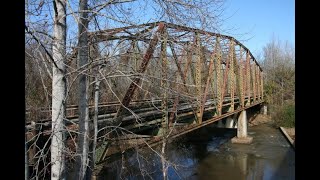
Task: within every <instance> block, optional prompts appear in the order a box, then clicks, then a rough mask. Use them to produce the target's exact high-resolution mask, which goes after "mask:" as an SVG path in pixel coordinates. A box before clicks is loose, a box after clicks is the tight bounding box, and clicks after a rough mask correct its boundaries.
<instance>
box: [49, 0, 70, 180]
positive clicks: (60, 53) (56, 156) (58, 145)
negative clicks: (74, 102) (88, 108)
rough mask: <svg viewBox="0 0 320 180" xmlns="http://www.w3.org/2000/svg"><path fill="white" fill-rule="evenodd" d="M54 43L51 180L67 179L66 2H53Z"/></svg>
mask: <svg viewBox="0 0 320 180" xmlns="http://www.w3.org/2000/svg"><path fill="white" fill-rule="evenodd" d="M53 5H54V7H55V8H54V10H55V17H54V32H53V36H54V42H53V47H52V55H53V59H54V64H53V74H52V140H51V179H52V180H61V179H65V157H64V153H63V151H64V150H65V136H64V133H65V125H64V122H63V118H64V116H65V97H66V78H65V77H64V76H65V69H66V67H65V54H66V32H67V31H66V29H67V26H66V1H65V0H55V1H53Z"/></svg>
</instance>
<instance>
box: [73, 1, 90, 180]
mask: <svg viewBox="0 0 320 180" xmlns="http://www.w3.org/2000/svg"><path fill="white" fill-rule="evenodd" d="M87 9H88V1H87V0H80V2H79V11H80V20H79V24H78V28H79V32H78V38H79V39H78V41H79V42H78V48H79V49H78V69H79V68H81V67H83V66H84V65H86V64H87V63H88V56H89V53H88V35H87V31H88V13H87ZM87 84H88V80H87V76H86V74H85V73H83V74H80V76H79V89H78V90H79V91H78V92H79V94H78V96H79V135H78V151H77V152H78V153H79V154H78V156H77V158H76V179H77V180H78V179H81V180H82V179H85V174H86V171H87V167H88V163H89V162H88V153H89V152H88V150H89V138H88V137H89V136H88V135H89V109H88V88H87Z"/></svg>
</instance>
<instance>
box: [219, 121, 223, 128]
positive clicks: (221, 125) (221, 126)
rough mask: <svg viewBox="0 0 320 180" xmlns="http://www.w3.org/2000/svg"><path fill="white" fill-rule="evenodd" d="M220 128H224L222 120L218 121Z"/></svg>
mask: <svg viewBox="0 0 320 180" xmlns="http://www.w3.org/2000/svg"><path fill="white" fill-rule="evenodd" d="M218 128H224V126H223V122H222V119H220V120H219V121H218Z"/></svg>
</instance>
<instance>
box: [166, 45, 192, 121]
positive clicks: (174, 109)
mask: <svg viewBox="0 0 320 180" xmlns="http://www.w3.org/2000/svg"><path fill="white" fill-rule="evenodd" d="M168 43H169V46H170V49H171V52H172V55H173V59H174V62H175V64H176V66H177V68H178V72H179V75H180V77H181V80H182V82H183V87H184V89H185V90H186V91H188V89H187V86H186V78H185V76H184V73H183V72H182V69H181V66H180V61H178V57H177V54H176V52H175V50H174V47H173V44H172V42H170V41H169V42H168ZM180 60H181V59H180ZM176 77H178V76H176ZM176 81H177V80H176ZM175 86H176V89H177V90H178V91H179V90H180V88H179V87H180V86H178V85H177V83H175ZM178 103H179V94H177V95H176V97H175V99H174V104H173V108H172V112H171V113H170V116H169V127H171V126H172V123H173V120H174V117H175V112H176V110H177V105H178Z"/></svg>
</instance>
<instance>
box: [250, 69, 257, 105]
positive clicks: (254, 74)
mask: <svg viewBox="0 0 320 180" xmlns="http://www.w3.org/2000/svg"><path fill="white" fill-rule="evenodd" d="M251 72H252V90H253V103H255V102H256V95H257V89H256V68H255V64H252V65H251Z"/></svg>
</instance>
